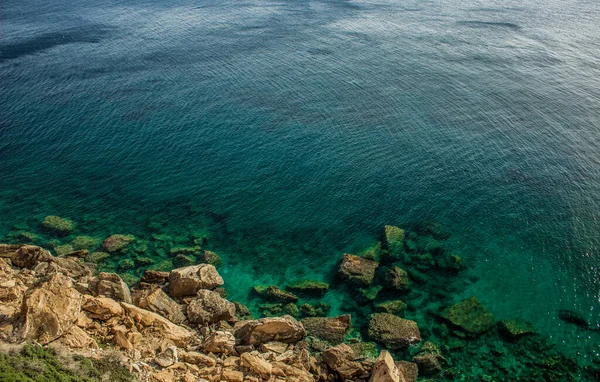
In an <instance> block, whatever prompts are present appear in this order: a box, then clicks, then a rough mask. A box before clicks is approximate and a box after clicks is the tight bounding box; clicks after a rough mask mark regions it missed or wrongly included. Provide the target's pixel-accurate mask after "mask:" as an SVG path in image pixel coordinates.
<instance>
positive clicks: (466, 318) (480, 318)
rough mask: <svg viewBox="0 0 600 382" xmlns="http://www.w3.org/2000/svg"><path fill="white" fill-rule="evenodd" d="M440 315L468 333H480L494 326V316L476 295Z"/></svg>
mask: <svg viewBox="0 0 600 382" xmlns="http://www.w3.org/2000/svg"><path fill="white" fill-rule="evenodd" d="M441 316H442V317H443V318H445V319H446V320H448V321H449V322H450V323H451V324H452V325H454V326H456V327H458V328H460V329H462V330H464V331H465V332H467V333H470V334H481V333H484V332H486V331H488V330H489V329H491V327H492V326H494V316H492V314H491V313H490V312H488V311H487V309H485V307H484V306H483V305H481V303H480V302H479V300H478V299H477V297H471V298H468V299H466V300H462V301H461V302H459V303H457V304H454V305H452V306H451V307H449V308H446V309H444V310H443V311H442V313H441Z"/></svg>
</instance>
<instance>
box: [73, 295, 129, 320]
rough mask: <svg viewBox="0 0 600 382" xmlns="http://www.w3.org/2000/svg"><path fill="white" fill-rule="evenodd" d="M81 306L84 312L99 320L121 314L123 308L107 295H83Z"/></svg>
mask: <svg viewBox="0 0 600 382" xmlns="http://www.w3.org/2000/svg"><path fill="white" fill-rule="evenodd" d="M82 308H83V310H85V311H86V312H89V316H90V317H91V318H95V319H97V320H100V321H106V320H108V319H110V318H112V317H119V316H121V315H123V308H122V307H121V305H120V304H119V303H118V302H116V301H115V300H113V299H112V298H108V297H92V296H85V302H84V303H83V306H82Z"/></svg>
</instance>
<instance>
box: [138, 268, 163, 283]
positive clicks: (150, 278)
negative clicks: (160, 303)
mask: <svg viewBox="0 0 600 382" xmlns="http://www.w3.org/2000/svg"><path fill="white" fill-rule="evenodd" d="M168 281H169V272H161V271H153V270H150V269H149V270H147V271H145V272H144V275H143V276H142V278H141V280H140V282H143V283H148V284H166V283H167V282H168Z"/></svg>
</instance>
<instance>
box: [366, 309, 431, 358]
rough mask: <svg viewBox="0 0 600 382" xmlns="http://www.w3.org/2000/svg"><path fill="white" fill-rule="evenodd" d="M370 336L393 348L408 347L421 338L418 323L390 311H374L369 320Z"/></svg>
mask: <svg viewBox="0 0 600 382" xmlns="http://www.w3.org/2000/svg"><path fill="white" fill-rule="evenodd" d="M368 333H369V338H371V339H372V340H374V341H376V342H379V343H381V344H382V345H384V346H385V347H387V348H388V349H391V350H398V349H406V348H407V347H408V346H409V345H411V344H414V343H417V342H419V341H420V340H421V333H420V332H419V327H418V326H417V323H416V322H414V321H411V320H405V319H403V318H400V317H398V316H395V315H393V314H389V313H374V314H372V315H371V319H370V320H369V329H368Z"/></svg>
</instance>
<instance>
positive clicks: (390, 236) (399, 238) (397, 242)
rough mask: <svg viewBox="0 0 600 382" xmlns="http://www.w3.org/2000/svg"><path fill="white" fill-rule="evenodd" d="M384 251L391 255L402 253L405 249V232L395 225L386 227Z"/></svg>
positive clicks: (383, 242)
mask: <svg viewBox="0 0 600 382" xmlns="http://www.w3.org/2000/svg"><path fill="white" fill-rule="evenodd" d="M381 244H382V247H383V249H387V250H388V251H390V252H391V253H394V254H397V253H401V252H402V251H403V249H404V230H403V229H401V228H398V227H396V226H393V225H386V226H385V227H384V229H383V241H382V243H381Z"/></svg>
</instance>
